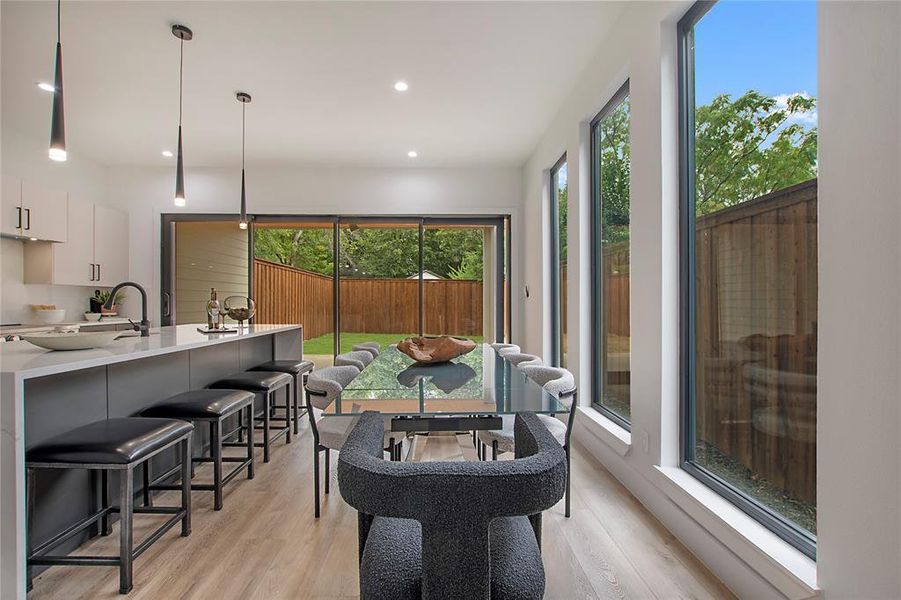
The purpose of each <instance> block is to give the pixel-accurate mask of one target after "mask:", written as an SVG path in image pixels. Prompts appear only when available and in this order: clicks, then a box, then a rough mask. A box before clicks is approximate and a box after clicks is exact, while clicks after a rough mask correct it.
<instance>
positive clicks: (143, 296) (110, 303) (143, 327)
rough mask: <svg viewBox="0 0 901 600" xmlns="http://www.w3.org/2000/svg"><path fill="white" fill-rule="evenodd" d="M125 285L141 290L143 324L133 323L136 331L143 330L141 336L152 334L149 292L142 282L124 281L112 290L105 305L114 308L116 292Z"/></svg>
mask: <svg viewBox="0 0 901 600" xmlns="http://www.w3.org/2000/svg"><path fill="white" fill-rule="evenodd" d="M124 287H133V288H135V289H136V290H138V291H139V292H141V324H140V325H135V324H134V323H132V325H134V328H135V331H140V332H141V337H148V336H149V335H150V321H149V320H148V319H147V292H146V291H145V290H144V288H143V287H141V285H140V284H137V283H135V282H133V281H123V282H122V283H120V284H118V285H117V286H116V287H114V288H113V289H111V290H110V293H109V299H107V301H106V303H105V304H104V305H103V306H104V307H105V308H107V309H110V308H112V307H113V301H114V300H115V299H116V292H118V291H119V290H120V289H122V288H124Z"/></svg>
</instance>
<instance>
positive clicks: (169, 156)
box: [163, 150, 172, 158]
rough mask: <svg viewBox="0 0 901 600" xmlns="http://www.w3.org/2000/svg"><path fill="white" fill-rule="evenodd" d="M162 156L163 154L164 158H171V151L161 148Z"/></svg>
mask: <svg viewBox="0 0 901 600" xmlns="http://www.w3.org/2000/svg"><path fill="white" fill-rule="evenodd" d="M163 156H165V157H166V158H172V151H171V150H163Z"/></svg>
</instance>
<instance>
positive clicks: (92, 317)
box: [84, 312, 103, 321]
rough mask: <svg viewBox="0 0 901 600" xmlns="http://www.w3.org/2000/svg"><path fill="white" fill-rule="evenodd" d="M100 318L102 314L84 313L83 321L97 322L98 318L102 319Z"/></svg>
mask: <svg viewBox="0 0 901 600" xmlns="http://www.w3.org/2000/svg"><path fill="white" fill-rule="evenodd" d="M102 316H103V313H92V312H86V313H85V314H84V320H85V321H99V320H100V317H102Z"/></svg>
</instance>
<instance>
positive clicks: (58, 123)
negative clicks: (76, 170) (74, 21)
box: [48, 0, 67, 162]
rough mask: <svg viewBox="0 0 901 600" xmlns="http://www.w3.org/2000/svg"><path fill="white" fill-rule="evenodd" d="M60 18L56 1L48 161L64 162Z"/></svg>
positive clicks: (64, 134)
mask: <svg viewBox="0 0 901 600" xmlns="http://www.w3.org/2000/svg"><path fill="white" fill-rule="evenodd" d="M61 17H62V4H61V0H57V1H56V68H55V69H54V73H53V108H52V109H51V112H50V150H49V151H48V155H49V157H50V160H55V161H57V162H65V160H66V158H67V156H66V114H65V110H64V109H63V45H62V43H61V35H60V31H61V29H62V27H61V20H62V19H61Z"/></svg>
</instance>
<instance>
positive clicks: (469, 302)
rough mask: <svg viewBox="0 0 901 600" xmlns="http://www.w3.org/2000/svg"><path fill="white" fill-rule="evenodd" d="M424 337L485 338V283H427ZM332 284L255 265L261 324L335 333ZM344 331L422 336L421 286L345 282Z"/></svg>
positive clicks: (313, 333) (262, 263) (308, 333)
mask: <svg viewBox="0 0 901 600" xmlns="http://www.w3.org/2000/svg"><path fill="white" fill-rule="evenodd" d="M423 284H424V285H423V305H424V306H423V317H424V319H425V323H424V324H423V325H424V326H423V330H424V332H425V333H426V334H430V335H434V334H448V335H473V336H480V335H482V317H483V315H482V282H481V281H454V280H447V279H441V280H426V281H424V282H423ZM333 289H334V288H333V279H332V278H331V277H327V276H324V275H320V274H318V273H311V272H309V271H303V270H301V269H295V268H292V267H287V266H284V265H279V264H275V263H271V262H268V261H264V260H255V261H254V299H255V300H256V302H257V318H256V320H257V322H259V323H303V325H304V338H305V339H311V338H314V337H319V336H320V335H323V334H326V333H331V332H332V331H333V329H334V318H333V315H334V312H333V311H334V299H333V293H334V292H333ZM341 330H342V331H346V332H366V333H417V332H418V331H419V280H417V279H342V280H341Z"/></svg>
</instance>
